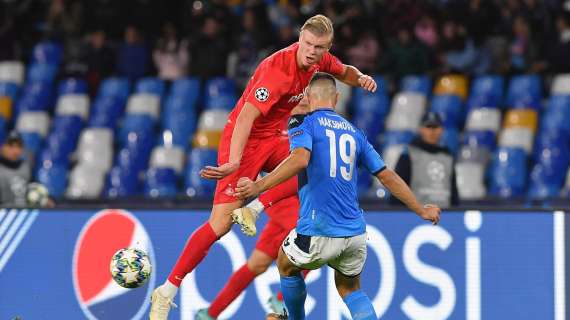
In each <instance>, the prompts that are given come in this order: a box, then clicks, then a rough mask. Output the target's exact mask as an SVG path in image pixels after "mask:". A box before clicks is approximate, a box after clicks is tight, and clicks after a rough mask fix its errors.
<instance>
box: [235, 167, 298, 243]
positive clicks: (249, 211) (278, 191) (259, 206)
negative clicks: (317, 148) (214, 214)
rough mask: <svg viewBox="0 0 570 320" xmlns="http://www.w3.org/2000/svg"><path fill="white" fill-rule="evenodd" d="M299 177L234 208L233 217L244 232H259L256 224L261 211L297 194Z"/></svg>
mask: <svg viewBox="0 0 570 320" xmlns="http://www.w3.org/2000/svg"><path fill="white" fill-rule="evenodd" d="M297 190H298V184H297V177H293V178H291V179H289V180H287V181H285V182H283V183H281V184H278V185H277V186H275V187H274V188H271V189H269V190H267V192H264V193H263V194H261V195H260V196H259V197H258V198H256V199H254V200H253V201H251V202H250V203H248V204H247V206H245V207H242V208H238V209H235V210H233V212H232V219H233V221H234V222H235V223H236V224H239V225H240V227H241V230H242V231H243V233H244V234H246V235H248V236H250V237H253V236H255V235H256V234H257V227H256V225H255V223H256V221H257V218H258V217H259V214H260V213H261V211H263V210H264V209H265V208H269V207H271V206H273V205H275V204H276V203H277V202H279V201H281V200H283V199H286V198H290V197H294V196H296V195H297Z"/></svg>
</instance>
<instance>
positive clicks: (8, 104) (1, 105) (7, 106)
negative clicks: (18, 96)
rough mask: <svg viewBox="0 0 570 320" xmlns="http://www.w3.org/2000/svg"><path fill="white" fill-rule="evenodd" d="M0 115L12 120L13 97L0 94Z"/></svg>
mask: <svg viewBox="0 0 570 320" xmlns="http://www.w3.org/2000/svg"><path fill="white" fill-rule="evenodd" d="M0 117H2V118H3V119H4V120H7V121H10V120H11V119H12V99H10V97H5V96H0Z"/></svg>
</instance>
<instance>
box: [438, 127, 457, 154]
mask: <svg viewBox="0 0 570 320" xmlns="http://www.w3.org/2000/svg"><path fill="white" fill-rule="evenodd" d="M439 144H440V145H442V146H445V147H447V148H448V149H449V151H450V152H451V153H452V154H456V153H457V151H458V150H459V132H458V131H457V129H455V128H445V129H444V130H443V134H442V135H441V138H440V139H439Z"/></svg>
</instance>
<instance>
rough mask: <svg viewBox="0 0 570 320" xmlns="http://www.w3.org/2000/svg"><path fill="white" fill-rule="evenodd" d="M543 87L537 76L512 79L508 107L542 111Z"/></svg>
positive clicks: (521, 76) (522, 76)
mask: <svg viewBox="0 0 570 320" xmlns="http://www.w3.org/2000/svg"><path fill="white" fill-rule="evenodd" d="M541 100H542V85H541V83H540V78H539V77H538V76H536V75H519V76H514V77H513V78H511V81H510V82H509V89H508V91H507V101H506V105H507V107H509V108H515V109H525V108H533V109H536V110H538V109H540V106H541Z"/></svg>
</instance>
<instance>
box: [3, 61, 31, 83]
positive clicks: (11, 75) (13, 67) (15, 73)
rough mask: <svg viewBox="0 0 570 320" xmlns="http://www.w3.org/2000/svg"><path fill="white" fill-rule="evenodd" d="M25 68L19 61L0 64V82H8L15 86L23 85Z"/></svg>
mask: <svg viewBox="0 0 570 320" xmlns="http://www.w3.org/2000/svg"><path fill="white" fill-rule="evenodd" d="M24 70H25V66H24V64H23V63H22V62H20V61H2V62H0V82H10V83H14V84H16V85H22V84H23V83H24V75H25V71H24Z"/></svg>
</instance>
